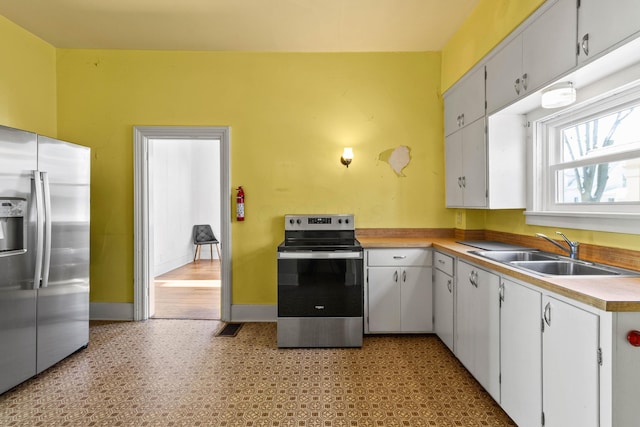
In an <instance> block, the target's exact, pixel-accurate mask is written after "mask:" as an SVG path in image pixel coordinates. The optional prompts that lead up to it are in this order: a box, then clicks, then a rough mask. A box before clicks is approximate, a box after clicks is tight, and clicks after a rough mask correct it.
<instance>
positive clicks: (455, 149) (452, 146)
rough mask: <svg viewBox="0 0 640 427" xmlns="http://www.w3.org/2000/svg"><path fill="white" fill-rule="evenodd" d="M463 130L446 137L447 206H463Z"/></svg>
mask: <svg viewBox="0 0 640 427" xmlns="http://www.w3.org/2000/svg"><path fill="white" fill-rule="evenodd" d="M462 174H463V171H462V131H458V132H455V133H454V134H452V135H449V136H447V137H446V138H445V180H446V181H445V190H446V205H447V207H462V206H463V199H462Z"/></svg>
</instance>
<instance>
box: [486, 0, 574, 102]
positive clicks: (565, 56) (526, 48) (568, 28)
mask: <svg viewBox="0 0 640 427" xmlns="http://www.w3.org/2000/svg"><path fill="white" fill-rule="evenodd" d="M576 28H577V12H576V3H575V0H558V1H556V2H555V3H554V4H553V5H552V6H551V7H550V8H548V9H547V10H545V11H544V13H542V14H541V15H540V16H539V17H538V18H537V19H536V20H535V21H533V22H532V23H531V24H530V25H529V26H528V27H526V28H525V29H524V30H523V31H522V33H520V34H519V35H518V36H517V37H516V38H514V39H513V40H512V41H511V42H509V43H508V44H507V45H506V46H504V47H503V48H502V49H501V50H500V51H499V52H498V53H496V54H495V55H494V56H493V57H492V58H491V59H489V61H488V62H487V65H486V70H487V81H486V92H487V112H489V113H492V112H495V111H497V110H499V109H501V108H503V107H505V106H507V105H509V104H510V103H512V102H513V101H515V100H517V99H519V98H521V97H523V96H526V95H528V94H530V93H533V92H534V91H536V90H537V89H540V87H542V86H543V85H544V84H546V83H549V82H551V81H552V80H554V79H555V78H557V77H559V76H560V75H562V74H563V73H565V72H567V71H569V70H571V69H572V68H574V67H575V65H576V45H575V34H576V31H577V29H576Z"/></svg>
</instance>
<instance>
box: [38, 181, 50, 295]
mask: <svg viewBox="0 0 640 427" xmlns="http://www.w3.org/2000/svg"><path fill="white" fill-rule="evenodd" d="M40 174H41V176H42V187H43V190H44V191H43V196H44V260H43V263H42V287H43V288H46V287H47V286H48V285H49V266H50V265H51V191H50V188H49V174H48V173H47V172H41V173H40Z"/></svg>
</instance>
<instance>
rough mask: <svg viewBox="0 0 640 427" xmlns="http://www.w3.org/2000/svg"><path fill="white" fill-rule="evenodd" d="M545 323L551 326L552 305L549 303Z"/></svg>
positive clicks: (546, 307)
mask: <svg viewBox="0 0 640 427" xmlns="http://www.w3.org/2000/svg"><path fill="white" fill-rule="evenodd" d="M543 317H544V322H545V323H546V324H547V326H551V303H550V302H548V303H547V305H545V306H544V315H543Z"/></svg>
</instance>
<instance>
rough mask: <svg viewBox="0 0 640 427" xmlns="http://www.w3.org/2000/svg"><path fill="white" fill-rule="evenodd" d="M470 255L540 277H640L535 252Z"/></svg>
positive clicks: (551, 254)
mask: <svg viewBox="0 0 640 427" xmlns="http://www.w3.org/2000/svg"><path fill="white" fill-rule="evenodd" d="M471 253H472V254H475V255H479V256H481V257H484V258H488V259H490V260H492V261H497V262H500V263H503V264H507V265H510V266H512V267H515V268H519V269H522V270H526V271H529V272H532V273H535V274H539V275H542V276H615V277H636V276H640V272H638V271H634V270H627V269H624V268H619V267H613V266H610V265H605V264H599V263H592V262H587V261H580V260H577V259H572V258H568V257H564V256H560V255H556V254H553V253H550V252H543V251H537V250H527V251H525V250H520V251H471Z"/></svg>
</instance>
